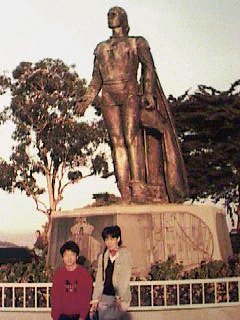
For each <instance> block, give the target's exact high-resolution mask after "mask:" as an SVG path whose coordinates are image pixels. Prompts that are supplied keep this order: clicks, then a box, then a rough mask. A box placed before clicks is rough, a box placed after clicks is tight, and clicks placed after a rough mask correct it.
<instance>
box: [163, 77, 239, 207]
mask: <svg viewBox="0 0 240 320" xmlns="http://www.w3.org/2000/svg"><path fill="white" fill-rule="evenodd" d="M169 102H170V104H171V107H172V110H173V113H174V117H175V122H176V126H177V130H178V133H179V137H180V141H181V147H182V151H183V156H184V159H185V163H186V167H187V172H188V179H189V185H190V188H189V189H190V198H191V199H193V200H195V199H199V198H206V197H208V196H211V197H212V199H214V200H215V201H218V200H219V199H221V198H224V199H226V201H227V203H231V202H235V203H239V181H240V171H239V169H240V157H239V150H240V121H239V118H240V80H238V81H236V82H235V83H234V84H232V85H231V87H230V88H229V90H228V91H223V92H221V91H218V90H216V89H214V88H212V87H208V86H204V85H199V86H198V89H197V90H196V92H194V93H193V94H189V91H186V92H185V94H183V95H182V96H180V97H178V98H174V97H173V96H170V97H169Z"/></svg>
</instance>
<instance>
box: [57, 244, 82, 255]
mask: <svg viewBox="0 0 240 320" xmlns="http://www.w3.org/2000/svg"><path fill="white" fill-rule="evenodd" d="M67 250H69V251H72V252H75V253H76V256H79V246H78V245H77V244H76V242H74V241H71V240H69V241H67V242H65V243H64V244H63V245H62V246H61V248H60V254H61V256H62V257H63V254H64V252H65V251H67Z"/></svg>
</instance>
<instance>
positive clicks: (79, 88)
mask: <svg viewBox="0 0 240 320" xmlns="http://www.w3.org/2000/svg"><path fill="white" fill-rule="evenodd" d="M85 90H86V88H85V80H81V79H80V78H79V76H78V74H77V73H76V72H75V70H74V66H71V67H68V66H66V65H65V64H64V63H63V62H62V61H61V60H54V59H44V60H41V61H39V62H37V63H35V64H34V63H31V62H22V63H20V64H19V65H18V66H17V68H16V69H15V70H14V71H13V73H12V78H10V77H8V76H6V75H2V76H0V94H1V95H3V94H8V93H10V95H11V102H10V105H9V106H6V107H5V108H4V109H3V111H2V112H1V114H0V121H1V123H2V124H3V123H5V122H6V121H8V120H10V121H12V122H13V123H14V124H15V130H14V133H13V135H12V138H13V140H14V142H15V144H14V147H13V150H12V154H11V157H10V159H9V161H4V160H1V161H0V170H1V175H0V188H2V189H3V190H5V191H7V192H13V191H14V190H16V189H20V190H21V191H22V192H25V193H26V195H27V196H28V197H32V199H33V200H34V201H35V204H36V209H37V210H38V211H40V212H43V213H44V214H46V215H48V216H49V218H50V216H51V212H52V211H55V210H57V209H58V208H59V204H60V202H61V200H62V199H63V193H64V190H65V189H66V188H67V187H68V186H69V185H70V184H72V183H76V182H78V181H79V180H80V179H81V178H82V177H83V175H82V172H81V171H80V169H81V167H83V166H88V167H89V169H90V174H95V173H98V174H100V173H101V172H105V173H106V171H107V170H108V168H107V162H106V161H105V155H104V154H103V153H101V152H98V146H99V145H100V144H101V143H103V142H105V141H106V133H105V130H104V129H103V126H102V125H101V120H99V121H95V122H93V123H91V124H88V123H84V122H82V121H79V118H78V117H77V114H76V111H75V104H76V101H77V100H78V99H79V98H80V97H81V96H82V95H83V94H84V93H85ZM44 194H47V196H48V200H47V201H46V200H45V201H44V200H43V195H44Z"/></svg>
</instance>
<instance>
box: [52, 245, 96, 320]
mask: <svg viewBox="0 0 240 320" xmlns="http://www.w3.org/2000/svg"><path fill="white" fill-rule="evenodd" d="M60 253H61V255H62V258H63V263H64V266H63V267H61V268H59V269H58V270H57V271H56V273H55V274H54V277H53V286H52V312H51V316H52V319H53V320H84V319H85V318H86V316H87V313H88V311H89V308H90V300H91V295H92V284H93V281H92V277H91V275H90V274H89V272H88V271H87V269H86V268H84V267H83V266H79V265H78V264H77V258H78V255H79V247H78V245H77V244H76V243H75V242H74V241H67V242H66V243H64V244H63V246H62V247H61V249H60Z"/></svg>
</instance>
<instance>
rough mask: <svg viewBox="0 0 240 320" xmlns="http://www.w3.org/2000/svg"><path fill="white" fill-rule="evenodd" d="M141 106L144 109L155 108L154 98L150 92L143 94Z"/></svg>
mask: <svg viewBox="0 0 240 320" xmlns="http://www.w3.org/2000/svg"><path fill="white" fill-rule="evenodd" d="M143 106H144V108H145V109H150V110H151V109H155V100H154V97H153V95H152V94H144V95H143Z"/></svg>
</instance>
